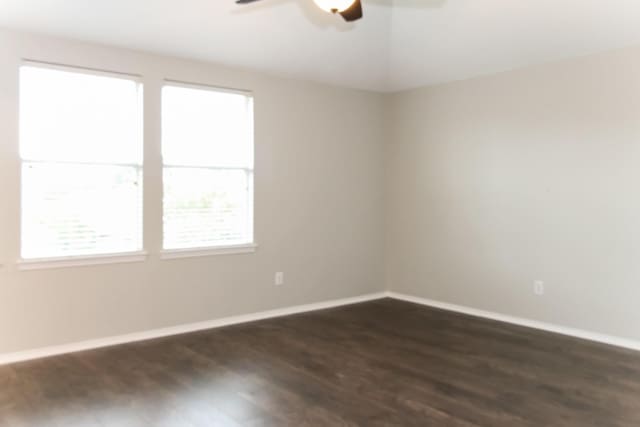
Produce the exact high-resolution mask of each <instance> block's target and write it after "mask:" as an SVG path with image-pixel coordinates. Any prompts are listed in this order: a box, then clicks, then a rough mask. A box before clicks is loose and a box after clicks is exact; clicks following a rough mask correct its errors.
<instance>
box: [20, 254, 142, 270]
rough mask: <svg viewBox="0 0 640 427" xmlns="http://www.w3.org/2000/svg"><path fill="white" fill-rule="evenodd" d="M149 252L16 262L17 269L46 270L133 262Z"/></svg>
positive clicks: (140, 260)
mask: <svg viewBox="0 0 640 427" xmlns="http://www.w3.org/2000/svg"><path fill="white" fill-rule="evenodd" d="M148 256H149V253H148V252H147V251H145V250H142V251H135V252H119V253H113V254H101V255H77V256H66V257H53V258H33V259H24V258H20V259H19V260H18V261H17V262H16V264H17V265H18V270H21V271H29V270H47V269H56V268H66V267H84V266H90V265H104V264H124V263H133V262H144V261H146V260H147V258H148Z"/></svg>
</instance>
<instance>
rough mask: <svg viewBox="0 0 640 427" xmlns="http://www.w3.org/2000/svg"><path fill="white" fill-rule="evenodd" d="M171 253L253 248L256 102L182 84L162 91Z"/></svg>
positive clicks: (166, 234)
mask: <svg viewBox="0 0 640 427" xmlns="http://www.w3.org/2000/svg"><path fill="white" fill-rule="evenodd" d="M162 157H163V162H164V173H163V176H164V201H163V203H164V239H163V240H164V245H163V246H164V249H165V250H183V249H206V248H219V247H230V246H231V247H233V246H241V245H251V244H252V243H253V98H252V97H251V96H249V95H247V94H245V93H239V92H230V91H223V90H215V89H210V88H203V87H194V86H189V85H181V84H167V85H165V86H164V88H163V91H162Z"/></svg>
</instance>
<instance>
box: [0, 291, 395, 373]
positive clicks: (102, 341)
mask: <svg viewBox="0 0 640 427" xmlns="http://www.w3.org/2000/svg"><path fill="white" fill-rule="evenodd" d="M386 296H387V293H386V292H379V293H373V294H367V295H361V296H357V297H352V298H342V299H336V300H331V301H324V302H319V303H312V304H305V305H298V306H294V307H287V308H281V309H276V310H269V311H262V312H259V313H253V314H245V315H240V316H232V317H225V318H222V319H215V320H207V321H204V322H198V323H190V324H187V325H179V326H171V327H168V328H162V329H154V330H151V331H144V332H136V333H132V334H126V335H118V336H113V337H107V338H99V339H93V340H88V341H81V342H76V343H71V344H63V345H58V346H52V347H45V348H39V349H35V350H26V351H19V352H16V353H6V354H0V365H6V364H9V363H17V362H24V361H27V360H33V359H41V358H44V357H50V356H57V355H61V354H67V353H75V352H78V351H85V350H93V349H96V348H102V347H110V346H114V345H118V344H126V343H132V342H136V341H145V340H150V339H154V338H162V337H168V336H171V335H179V334H185V333H189V332H196V331H202V330H206V329H214V328H219V327H222V326H229V325H236V324H239V323H247V322H254V321H256V320H263V319H270V318H274V317H281V316H289V315H291V314H298V313H305V312H309V311H316V310H323V309H326V308H333V307H340V306H343V305H350V304H357V303H360V302H366V301H371V300H376V299H381V298H385V297H386Z"/></svg>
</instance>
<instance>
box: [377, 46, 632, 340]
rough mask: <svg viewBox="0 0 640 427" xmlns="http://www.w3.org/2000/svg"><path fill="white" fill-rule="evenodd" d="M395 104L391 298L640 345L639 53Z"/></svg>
mask: <svg viewBox="0 0 640 427" xmlns="http://www.w3.org/2000/svg"><path fill="white" fill-rule="evenodd" d="M389 102H390V103H389V105H388V108H389V113H390V115H391V117H390V123H391V129H390V138H389V143H388V146H387V158H388V174H389V179H388V182H387V185H388V187H387V190H388V192H387V200H386V206H387V217H386V222H387V227H386V231H387V234H386V238H387V244H386V260H387V272H386V282H387V286H388V287H389V288H390V289H392V290H394V291H397V292H402V293H407V294H411V295H415V296H420V297H425V298H431V299H436V300H439V301H444V302H449V303H455V304H460V305H466V306H470V307H474V308H479V309H485V310H492V311H496V312H499V313H503V314H509V315H515V316H520V317H525V318H530V319H535V320H541V321H545V322H550V323H554V324H558V325H562V326H570V327H576V328H581V329H586V330H590V331H594V332H600V333H606V334H611V335H618V336H622V337H627V338H633V339H640V330H639V329H638V327H637V325H638V324H639V322H640V310H639V308H638V304H639V302H640V49H638V48H634V49H627V50H622V51H616V52H610V53H606V54H601V55H594V56H589V57H585V58H581V59H575V60H570V61H566V62H562V63H556V64H551V65H544V66H539V67H531V68H527V69H524V70H519V71H513V72H508V73H503V74H499V75H495V76H490V77H483V78H477V79H473V80H469V81H463V82H457V83H452V84H447V85H442V86H437V87H432V88H425V89H419V90H413V91H409V92H404V93H399V94H396V95H393V96H392V97H391V98H390V101H389ZM534 280H543V281H544V282H545V283H546V295H545V296H543V297H536V296H534V294H533V282H534Z"/></svg>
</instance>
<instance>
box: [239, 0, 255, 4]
mask: <svg viewBox="0 0 640 427" xmlns="http://www.w3.org/2000/svg"><path fill="white" fill-rule="evenodd" d="M257 1H260V0H236V4H249V3H254V2H257Z"/></svg>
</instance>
